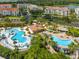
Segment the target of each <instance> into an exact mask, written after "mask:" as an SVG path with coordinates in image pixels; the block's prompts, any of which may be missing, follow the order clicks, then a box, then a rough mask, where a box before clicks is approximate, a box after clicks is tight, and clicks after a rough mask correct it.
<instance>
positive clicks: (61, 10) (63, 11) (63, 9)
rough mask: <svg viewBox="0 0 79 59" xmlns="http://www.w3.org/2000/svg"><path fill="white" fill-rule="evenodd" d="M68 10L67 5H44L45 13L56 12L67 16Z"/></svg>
mask: <svg viewBox="0 0 79 59" xmlns="http://www.w3.org/2000/svg"><path fill="white" fill-rule="evenodd" d="M69 13H70V10H69V9H68V8H67V7H49V6H48V7H46V8H45V14H56V15H62V16H68V15H69Z"/></svg>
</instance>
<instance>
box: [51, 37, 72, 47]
mask: <svg viewBox="0 0 79 59" xmlns="http://www.w3.org/2000/svg"><path fill="white" fill-rule="evenodd" d="M51 38H52V40H53V41H54V42H56V43H57V44H58V45H61V46H68V45H70V44H71V43H72V41H71V40H69V39H68V40H65V39H60V38H58V37H56V36H52V37H51Z"/></svg>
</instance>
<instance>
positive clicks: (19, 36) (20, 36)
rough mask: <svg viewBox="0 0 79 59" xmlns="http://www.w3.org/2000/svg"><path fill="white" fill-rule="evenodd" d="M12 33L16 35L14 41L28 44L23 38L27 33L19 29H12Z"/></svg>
mask: <svg viewBox="0 0 79 59" xmlns="http://www.w3.org/2000/svg"><path fill="white" fill-rule="evenodd" d="M11 32H14V33H15V35H14V36H13V37H12V40H14V41H18V42H20V43H24V42H26V40H27V38H25V37H23V35H24V34H25V32H23V31H19V30H18V29H11Z"/></svg>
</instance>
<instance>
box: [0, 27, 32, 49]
mask: <svg viewBox="0 0 79 59" xmlns="http://www.w3.org/2000/svg"><path fill="white" fill-rule="evenodd" d="M2 29H3V30H1V31H0V33H1V34H4V33H5V31H6V30H5V28H2ZM22 29H23V30H22V31H24V32H25V34H26V36H24V37H26V38H27V41H26V42H24V43H17V44H16V45H18V46H20V47H19V49H23V50H24V49H27V48H28V47H27V44H28V45H30V42H31V38H30V37H28V36H27V34H28V33H27V31H26V28H22ZM18 30H19V31H21V28H18ZM5 35H6V37H7V38H6V39H5V40H1V42H0V44H1V45H3V46H4V47H8V48H10V49H12V50H13V49H15V48H14V44H13V41H12V40H11V38H12V36H13V35H9V33H5ZM6 41H7V42H8V43H7V42H6ZM21 46H22V47H21Z"/></svg>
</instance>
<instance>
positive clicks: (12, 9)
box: [0, 8, 18, 11]
mask: <svg viewBox="0 0 79 59" xmlns="http://www.w3.org/2000/svg"><path fill="white" fill-rule="evenodd" d="M4 10H6V11H17V10H18V8H0V11H4Z"/></svg>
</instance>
